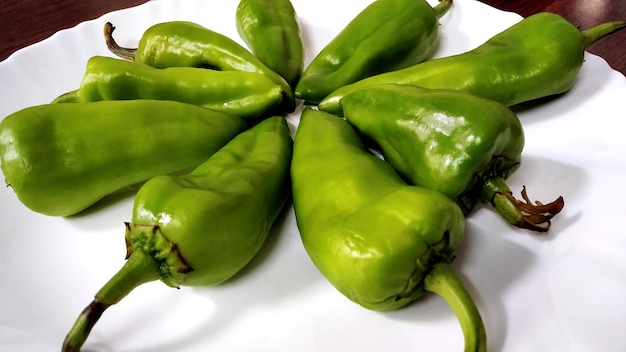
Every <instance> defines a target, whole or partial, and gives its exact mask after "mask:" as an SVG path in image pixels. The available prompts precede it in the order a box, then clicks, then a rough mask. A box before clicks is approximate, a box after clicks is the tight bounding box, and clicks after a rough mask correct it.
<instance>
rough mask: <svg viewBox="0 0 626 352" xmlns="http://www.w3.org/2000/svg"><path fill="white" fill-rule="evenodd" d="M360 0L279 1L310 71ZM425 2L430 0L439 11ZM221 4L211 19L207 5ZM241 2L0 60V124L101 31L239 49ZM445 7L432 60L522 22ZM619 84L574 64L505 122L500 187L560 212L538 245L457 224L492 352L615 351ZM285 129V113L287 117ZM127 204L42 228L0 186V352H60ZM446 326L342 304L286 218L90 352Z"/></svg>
mask: <svg viewBox="0 0 626 352" xmlns="http://www.w3.org/2000/svg"><path fill="white" fill-rule="evenodd" d="M369 2H370V1H369V0H359V1H350V2H348V1H345V2H340V1H336V0H317V1H306V0H293V4H294V6H295V8H296V10H297V12H298V14H299V19H300V24H301V28H302V33H303V38H304V40H305V43H306V50H307V51H306V60H307V62H306V63H308V62H309V61H310V60H311V59H312V58H313V55H314V54H315V53H317V52H318V51H319V50H320V49H321V48H322V47H323V46H324V45H325V44H326V43H327V42H328V41H329V40H330V39H331V38H332V37H333V36H334V34H335V33H337V32H338V31H339V30H341V29H342V28H343V26H344V25H345V24H346V23H347V22H348V21H349V20H350V19H351V18H352V17H353V16H354V15H356V14H357V13H358V12H359V11H360V10H361V9H362V8H363V7H365V6H366V4H368V3H369ZM435 2H436V1H431V3H433V4H434V3H435ZM218 4H219V5H218ZM236 4H237V2H236V1H234V0H229V1H220V2H218V1H207V0H185V1H173V0H161V1H152V2H149V3H146V4H144V5H141V6H138V7H135V8H131V9H126V10H122V11H118V12H113V13H109V14H107V15H104V16H103V17H101V18H99V19H96V20H93V21H88V22H85V23H82V24H80V25H78V26H77V27H75V28H72V29H69V30H64V31H61V32H58V33H57V34H55V35H54V36H52V37H51V38H49V39H46V40H44V41H43V42H40V43H37V44H35V45H32V46H30V47H28V48H25V49H23V50H20V51H18V52H16V53H15V54H14V55H12V56H11V57H9V58H8V59H7V60H6V61H4V62H2V63H0V77H2V78H1V81H0V116H6V115H8V114H10V113H12V112H14V111H17V110H19V109H21V108H24V107H27V106H30V105H35V104H41V103H47V102H49V101H50V100H52V99H53V98H55V97H56V96H58V95H59V94H61V93H63V92H66V91H69V90H72V89H74V88H76V87H77V86H78V84H79V82H80V79H81V77H82V74H83V70H84V67H85V63H86V61H87V59H88V58H89V57H90V56H93V55H108V52H107V49H106V47H105V45H104V43H103V41H102V26H103V25H104V23H105V22H106V21H111V22H113V23H114V24H115V25H116V26H117V31H116V38H117V39H118V41H119V42H120V43H121V44H122V45H134V44H136V42H137V40H138V39H139V37H140V36H141V34H142V33H143V31H144V30H145V29H146V28H147V27H148V26H150V25H151V24H154V23H157V22H161V21H166V20H176V19H179V20H189V21H194V22H198V23H200V24H203V25H205V26H208V27H210V28H212V29H214V30H217V31H219V32H222V33H223V34H226V35H228V36H230V37H231V38H233V39H236V40H238V41H239V42H240V43H241V41H240V40H239V37H238V36H237V32H236V30H235V22H234V11H235V7H236ZM519 20H520V17H519V16H517V15H514V14H511V13H505V12H501V11H499V10H496V9H493V8H491V7H488V6H485V5H484V4H482V3H479V2H477V1H473V0H455V3H454V7H453V8H452V10H451V12H450V13H449V14H448V15H446V17H445V18H444V19H443V20H442V21H441V23H442V25H441V42H440V45H439V47H438V49H437V52H436V54H435V56H445V55H450V54H454V53H459V52H463V51H466V50H469V49H472V48H473V47H475V46H477V45H479V44H481V43H482V42H484V41H485V40H486V39H488V38H489V37H490V36H492V35H494V34H496V33H497V32H499V31H501V30H503V29H505V28H506V27H508V26H510V25H512V24H514V23H515V22H517V21H519ZM625 94H626V79H625V78H624V76H623V75H621V74H620V73H617V72H615V71H613V70H611V69H610V68H609V66H608V65H607V64H606V63H605V62H604V61H603V60H602V59H600V58H598V57H596V56H593V55H590V54H588V55H587V56H586V62H585V64H584V66H583V68H582V70H581V72H580V77H579V79H578V81H577V83H576V85H575V87H574V88H573V89H572V90H571V91H570V92H569V93H567V94H566V95H564V96H561V97H559V98H558V99H555V100H551V101H549V102H546V103H544V104H542V105H539V106H536V107H534V108H527V109H525V110H523V111H519V115H520V118H521V119H522V121H523V124H524V127H525V129H526V136H527V144H526V149H525V151H524V161H523V165H522V167H521V169H520V170H519V171H518V172H517V173H516V174H515V175H514V176H513V177H512V178H511V179H510V184H511V186H512V188H513V189H515V190H520V189H521V186H522V185H523V184H526V185H527V186H528V189H529V195H530V196H531V198H537V199H540V200H544V201H549V200H552V199H554V198H556V197H557V196H558V195H563V196H564V197H565V201H566V205H565V208H564V210H563V212H562V213H561V214H560V215H558V216H557V217H556V218H555V220H554V222H553V226H552V229H551V232H550V233H549V234H548V235H545V236H544V235H532V234H530V233H528V232H526V231H523V230H516V229H512V228H511V227H509V226H507V225H505V224H504V223H503V221H502V220H501V219H499V218H498V217H497V216H496V215H495V214H494V213H493V212H492V211H491V210H490V209H481V210H480V211H478V212H477V213H475V214H473V215H472V216H471V217H470V219H469V220H468V226H467V237H466V240H465V242H464V245H463V246H462V248H460V249H459V250H458V258H457V260H456V261H455V263H454V267H455V268H456V270H457V271H458V273H459V275H460V276H461V277H462V279H463V280H464V281H465V282H466V283H467V286H468V288H469V290H470V292H471V293H472V295H473V296H474V298H475V300H476V302H477V305H478V307H479V309H480V311H481V313H482V315H483V318H484V320H485V325H486V329H487V334H488V343H489V346H490V350H493V351H520V352H527V351H568V352H570V351H592V350H593V351H603V352H607V351H616V352H617V351H626V339H624V336H623V334H624V328H625V327H626V299H625V297H626V256H625V255H624V251H626V227H625V226H624V223H623V220H624V215H625V214H626V213H625V212H624V203H623V202H624V199H626V191H625V187H624V184H623V183H624V181H626V161H625V158H624V151H626V142H625V139H624V137H623V133H622V128H620V127H618V126H621V125H622V123H623V121H622V120H623V116H618V115H623V110H624V109H623V103H624V96H625ZM289 119H290V122H291V124H292V126H293V127H294V128H295V127H296V126H297V121H298V116H297V113H296V114H294V115H292V116H290V117H289ZM131 207H132V195H128V196H126V197H118V198H115V199H110V200H108V201H106V202H104V204H101V205H100V206H99V207H97V209H96V210H95V211H87V212H86V213H84V214H82V215H79V216H74V217H70V218H54V217H46V216H43V215H39V214H36V213H33V212H31V211H29V210H28V209H26V208H25V207H24V206H22V205H21V204H20V203H19V202H18V201H17V199H16V197H15V195H14V193H13V192H12V191H11V189H10V188H4V187H3V188H0V236H2V237H1V244H2V247H1V248H2V250H1V254H0V268H1V269H0V312H1V313H0V350H1V351H11V352H19V351H37V352H41V351H58V350H59V349H60V346H61V343H62V341H63V338H64V336H65V334H66V333H67V331H68V329H69V328H70V327H71V325H72V324H73V322H74V319H75V318H76V317H77V315H78V313H79V312H80V311H81V310H82V308H83V307H84V306H85V305H86V304H87V303H89V302H90V300H91V299H92V297H93V295H94V294H95V292H96V291H97V290H98V289H99V288H100V287H101V286H102V285H103V284H104V283H105V281H106V280H107V279H108V278H109V277H110V276H111V275H112V274H114V273H115V272H116V271H117V270H118V268H120V267H121V265H122V263H123V261H124V254H125V253H124V240H123V235H124V226H123V222H124V221H128V220H129V217H130V214H131V213H130V211H131ZM462 346H463V338H462V336H461V331H460V327H459V325H458V323H457V320H456V318H455V316H454V314H453V313H452V311H451V310H450V308H449V307H448V306H447V305H446V303H445V302H444V301H443V300H442V299H441V298H439V297H437V296H434V295H427V296H425V297H424V298H423V299H421V300H419V301H417V302H416V303H415V304H412V305H410V306H408V307H406V308H404V309H401V310H398V311H394V312H389V313H379V312H372V311H368V310H365V309H363V308H361V307H360V306H358V305H356V304H354V303H352V302H350V301H348V300H347V299H346V298H344V297H343V296H341V295H340V294H339V293H338V292H337V291H336V290H335V289H334V288H332V287H331V286H330V284H329V283H328V282H327V281H325V279H324V278H323V277H322V276H321V275H320V274H319V273H318V271H317V270H316V269H315V268H314V267H313V265H312V264H311V262H310V260H309V258H308V257H307V255H306V253H305V252H304V250H303V248H302V245H301V243H300V239H299V235H298V231H297V228H296V226H295V222H294V217H293V211H292V210H291V209H290V210H288V211H287V212H286V214H285V216H284V217H283V218H281V219H280V221H279V223H278V224H277V229H276V231H274V233H273V234H272V236H271V237H270V239H269V240H268V242H267V244H266V245H265V247H264V248H263V249H262V252H261V253H260V254H259V255H258V257H257V258H256V259H255V260H254V261H253V262H252V264H251V265H249V266H248V267H247V268H246V269H245V270H244V271H243V272H242V273H241V274H240V275H238V276H236V277H235V278H234V279H233V280H231V281H229V282H227V283H225V284H223V285H221V286H218V287H208V288H181V289H180V290H175V289H171V288H169V287H167V286H165V285H163V284H162V283H160V282H154V283H151V284H147V285H144V286H142V287H140V288H138V289H136V290H135V291H133V292H132V293H131V294H130V295H129V296H128V297H126V299H124V300H123V301H122V302H121V303H120V304H118V305H116V306H113V307H111V308H110V309H109V310H108V311H107V312H106V313H105V314H104V315H103V317H102V319H101V320H100V321H99V323H98V324H97V325H96V327H95V328H94V330H93V331H92V333H91V336H90V337H89V339H88V340H87V343H86V345H85V350H86V351H299V352H306V351H324V352H327V351H337V352H339V351H354V350H360V351H434V350H437V351H461V350H462Z"/></svg>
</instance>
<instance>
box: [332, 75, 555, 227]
mask: <svg viewBox="0 0 626 352" xmlns="http://www.w3.org/2000/svg"><path fill="white" fill-rule="evenodd" d="M341 105H342V106H343V111H344V114H345V116H346V120H347V121H348V122H349V123H350V124H352V125H353V126H354V127H355V128H356V129H357V130H358V131H359V132H360V133H362V134H363V135H364V136H366V137H367V138H370V139H371V140H373V141H374V142H375V143H376V144H377V145H378V146H379V147H380V149H381V150H382V153H383V155H384V157H385V159H386V160H387V161H389V163H391V165H392V166H393V167H394V168H395V169H396V170H397V171H398V173H399V174H400V175H402V176H403V177H404V178H406V179H408V180H410V182H411V183H412V184H414V185H417V186H421V187H426V188H430V189H434V190H437V191H439V192H442V193H443V194H445V195H446V196H448V197H449V198H450V199H453V200H454V201H456V202H457V203H458V204H459V205H460V206H461V208H462V209H463V211H464V213H466V214H468V213H469V212H471V211H472V210H473V209H474V208H475V207H476V205H478V204H481V203H484V202H490V203H491V204H492V205H493V206H494V207H495V209H496V211H497V212H498V213H499V214H500V215H501V216H502V217H504V219H506V220H507V221H508V222H509V223H511V224H513V225H515V226H518V227H521V228H527V229H530V230H534V231H541V232H543V231H547V230H548V229H549V228H550V219H551V218H552V217H553V216H554V215H556V214H557V213H559V212H560V211H561V209H562V208H563V198H562V197H559V198H558V199H557V200H556V201H554V202H552V203H550V204H541V203H539V202H537V203H536V204H532V203H531V202H530V201H529V199H528V197H527V196H526V191H525V189H524V190H523V191H522V195H523V198H524V201H520V200H517V199H516V198H515V197H513V195H512V193H511V190H510V189H509V187H508V186H507V184H506V182H505V179H506V178H508V177H509V175H510V174H511V173H513V172H514V171H515V170H516V169H518V167H519V165H520V163H521V155H522V150H523V148H524V130H523V129H522V125H521V123H520V121H519V119H518V117H517V116H516V115H515V114H514V113H513V112H512V111H511V110H510V109H509V108H507V107H506V106H504V105H502V104H500V103H498V102H495V101H492V100H488V99H485V98H482V97H477V96H474V95H471V94H468V93H465V92H461V91H452V90H439V89H432V90H431V89H425V88H420V87H415V86H409V85H396V84H387V85H380V86H374V87H369V88H363V89H361V90H358V91H356V92H353V93H350V94H348V95H347V96H345V97H344V98H343V99H342V100H341Z"/></svg>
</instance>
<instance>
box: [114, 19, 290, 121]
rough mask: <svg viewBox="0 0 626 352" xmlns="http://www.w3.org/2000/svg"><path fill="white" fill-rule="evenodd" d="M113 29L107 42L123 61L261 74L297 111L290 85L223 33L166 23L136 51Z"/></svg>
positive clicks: (153, 29) (157, 26)
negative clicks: (115, 36)
mask: <svg viewBox="0 0 626 352" xmlns="http://www.w3.org/2000/svg"><path fill="white" fill-rule="evenodd" d="M114 29H115V27H114V26H113V25H112V24H111V23H106V25H105V27H104V35H105V40H106V43H107V46H108V48H109V50H110V51H111V52H112V53H114V54H115V55H117V56H119V57H121V58H124V59H129V60H132V61H136V62H141V63H144V64H147V65H150V66H153V67H156V68H166V67H201V68H210V69H216V70H221V71H245V72H256V73H260V74H263V75H265V76H267V77H268V78H270V79H271V80H272V81H273V82H274V83H276V84H278V85H279V86H281V87H282V89H283V95H284V99H283V104H282V107H283V108H284V109H286V111H288V112H292V111H294V109H295V99H294V95H293V90H292V89H291V87H290V86H289V83H287V81H285V79H284V78H283V77H281V76H280V75H279V74H278V73H276V72H274V71H272V70H271V69H270V68H268V67H267V66H266V65H265V64H263V63H262V62H261V61H260V60H259V59H258V58H257V57H256V56H254V55H253V54H252V53H251V52H250V51H248V50H247V49H246V48H244V47H243V46H241V45H239V44H238V43H237V42H235V41H234V40H232V39H230V38H228V37H227V36H225V35H223V34H220V33H217V32H215V31H212V30H210V29H208V28H205V27H202V26H200V25H199V24H196V23H192V22H186V21H172V22H163V23H158V24H155V25H153V26H152V27H150V28H148V29H147V30H146V31H145V32H144V34H143V35H142V37H141V39H140V40H139V45H138V47H137V48H136V49H128V48H122V47H120V46H119V45H118V44H117V43H116V42H115V40H114V39H113V31H114Z"/></svg>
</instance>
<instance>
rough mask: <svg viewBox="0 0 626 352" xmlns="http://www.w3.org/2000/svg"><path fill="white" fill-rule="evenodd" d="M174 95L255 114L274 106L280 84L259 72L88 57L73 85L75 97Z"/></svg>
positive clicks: (243, 114)
mask: <svg viewBox="0 0 626 352" xmlns="http://www.w3.org/2000/svg"><path fill="white" fill-rule="evenodd" d="M125 99H151V100H174V101H179V102H183V103H188V104H193V105H198V106H202V107H205V108H209V109H212V110H216V111H221V112H224V113H228V114H231V115H235V116H239V117H241V118H255V117H257V116H259V115H261V114H263V113H264V112H266V111H268V110H270V109H273V108H275V107H276V106H277V105H278V104H279V103H280V101H281V100H282V88H281V87H280V86H279V85H277V84H275V83H274V82H273V81H272V80H270V79H269V78H268V77H266V76H265V75H262V74H260V73H253V72H244V71H217V70H211V69H203V68H195V67H168V68H163V69H157V68H154V67H152V66H149V65H146V64H142V63H139V62H132V61H127V60H122V59H115V58H110V57H105V56H94V57H92V58H90V59H89V61H88V62H87V68H86V70H85V74H84V76H83V80H82V82H81V85H80V88H79V89H78V97H77V100H78V102H92V101H100V100H125Z"/></svg>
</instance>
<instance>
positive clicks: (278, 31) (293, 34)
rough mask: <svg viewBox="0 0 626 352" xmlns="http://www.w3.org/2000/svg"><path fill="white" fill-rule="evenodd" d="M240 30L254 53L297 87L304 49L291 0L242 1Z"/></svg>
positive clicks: (238, 29)
mask: <svg viewBox="0 0 626 352" xmlns="http://www.w3.org/2000/svg"><path fill="white" fill-rule="evenodd" d="M235 20H236V25H237V31H238V32H239V35H240V36H241V39H243V41H244V42H245V43H246V44H247V45H248V47H249V48H250V50H251V51H252V53H254V55H255V56H256V57H258V58H259V60H261V62H263V63H264V64H265V65H267V67H269V68H270V69H271V70H272V71H274V72H276V73H278V74H280V75H281V76H282V77H283V78H284V79H285V80H286V81H287V82H288V83H289V85H290V86H291V87H295V86H296V83H298V80H299V79H300V75H301V74H302V67H303V65H304V47H303V44H302V38H301V37H300V26H299V25H298V20H297V17H296V12H295V10H294V8H293V5H292V4H291V1H289V0H241V1H240V2H239V5H238V6H237V10H236V13H235Z"/></svg>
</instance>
